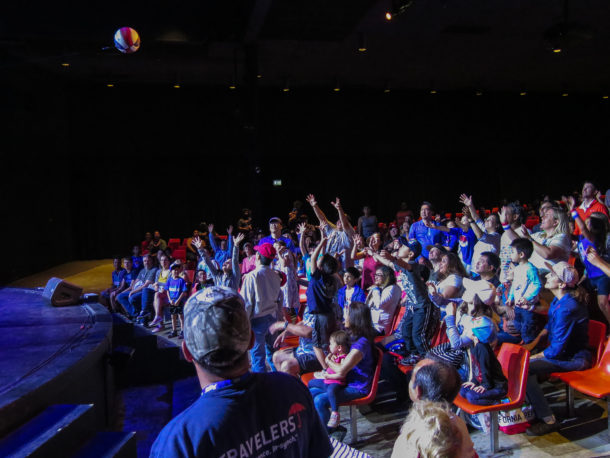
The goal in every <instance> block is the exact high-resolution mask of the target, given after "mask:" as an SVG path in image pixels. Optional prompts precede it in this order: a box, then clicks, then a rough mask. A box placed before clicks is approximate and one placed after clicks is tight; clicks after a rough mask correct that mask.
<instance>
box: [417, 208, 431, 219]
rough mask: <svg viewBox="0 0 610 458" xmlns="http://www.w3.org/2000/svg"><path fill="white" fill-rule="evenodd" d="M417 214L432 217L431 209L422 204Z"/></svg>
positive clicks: (425, 217) (423, 217) (427, 217)
mask: <svg viewBox="0 0 610 458" xmlns="http://www.w3.org/2000/svg"><path fill="white" fill-rule="evenodd" d="M419 216H421V217H422V219H429V218H432V209H431V208H430V206H429V205H422V206H421V209H420V210H419Z"/></svg>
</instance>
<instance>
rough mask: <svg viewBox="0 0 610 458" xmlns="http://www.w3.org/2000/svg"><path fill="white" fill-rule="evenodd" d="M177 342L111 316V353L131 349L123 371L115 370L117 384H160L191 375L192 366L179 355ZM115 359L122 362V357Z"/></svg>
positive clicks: (123, 318)
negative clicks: (112, 350)
mask: <svg viewBox="0 0 610 458" xmlns="http://www.w3.org/2000/svg"><path fill="white" fill-rule="evenodd" d="M181 342H182V341H181V340H178V341H176V340H172V339H169V338H167V337H166V336H163V335H159V334H154V333H152V332H151V330H150V329H148V328H145V327H144V326H142V325H139V324H134V323H132V322H131V321H129V320H127V319H126V318H125V317H123V316H121V315H118V314H114V315H113V342H112V344H113V348H114V350H115V353H119V352H121V353H125V351H124V349H126V348H129V349H133V353H132V355H131V358H130V359H129V360H128V361H127V365H126V367H124V368H123V370H121V368H120V367H118V366H117V367H116V368H117V370H118V371H117V374H116V375H117V383H118V385H119V386H130V385H145V384H149V383H161V382H164V381H170V380H175V379H177V378H184V377H188V376H191V375H194V374H195V371H194V368H193V365H192V364H190V363H188V362H186V361H185V360H184V357H183V355H182V351H181V349H180V345H181ZM116 356H117V358H116V359H117V361H118V360H124V359H125V358H124V357H123V356H124V355H123V354H120V355H119V354H117V355H116Z"/></svg>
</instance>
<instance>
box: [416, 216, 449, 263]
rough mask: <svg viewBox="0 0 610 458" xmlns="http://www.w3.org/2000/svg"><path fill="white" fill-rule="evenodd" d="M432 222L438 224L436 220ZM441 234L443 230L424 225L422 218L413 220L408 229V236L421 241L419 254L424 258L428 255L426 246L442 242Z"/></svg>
mask: <svg viewBox="0 0 610 458" xmlns="http://www.w3.org/2000/svg"><path fill="white" fill-rule="evenodd" d="M433 224H434V225H435V226H438V223H436V222H434V223H433ZM443 235H444V233H443V231H439V230H438V229H434V228H432V227H428V226H426V225H425V224H424V222H423V221H422V220H419V221H416V222H414V223H413V224H412V225H411V229H409V238H410V239H415V240H417V241H418V242H419V243H421V255H422V256H423V257H425V258H428V255H429V253H428V250H427V249H426V247H427V246H428V245H434V244H436V243H440V244H442V243H443Z"/></svg>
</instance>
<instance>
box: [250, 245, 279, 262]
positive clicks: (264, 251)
mask: <svg viewBox="0 0 610 458" xmlns="http://www.w3.org/2000/svg"><path fill="white" fill-rule="evenodd" d="M254 251H258V252H259V253H260V254H261V256H264V257H266V258H270V259H272V258H275V254H276V252H275V248H273V245H271V244H270V243H263V244H262V245H257V246H255V247H254Z"/></svg>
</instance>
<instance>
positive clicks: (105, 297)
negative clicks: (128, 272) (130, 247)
mask: <svg viewBox="0 0 610 458" xmlns="http://www.w3.org/2000/svg"><path fill="white" fill-rule="evenodd" d="M112 266H113V270H112V285H111V286H110V288H106V289H105V290H104V291H102V292H101V293H100V296H99V301H100V304H102V305H103V306H104V307H106V308H107V309H110V310H114V307H112V299H111V297H113V296H114V295H115V293H116V292H117V291H118V290H119V287H120V286H121V283H122V282H123V277H124V276H125V269H123V268H122V267H121V258H114V259H113V260H112Z"/></svg>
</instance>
